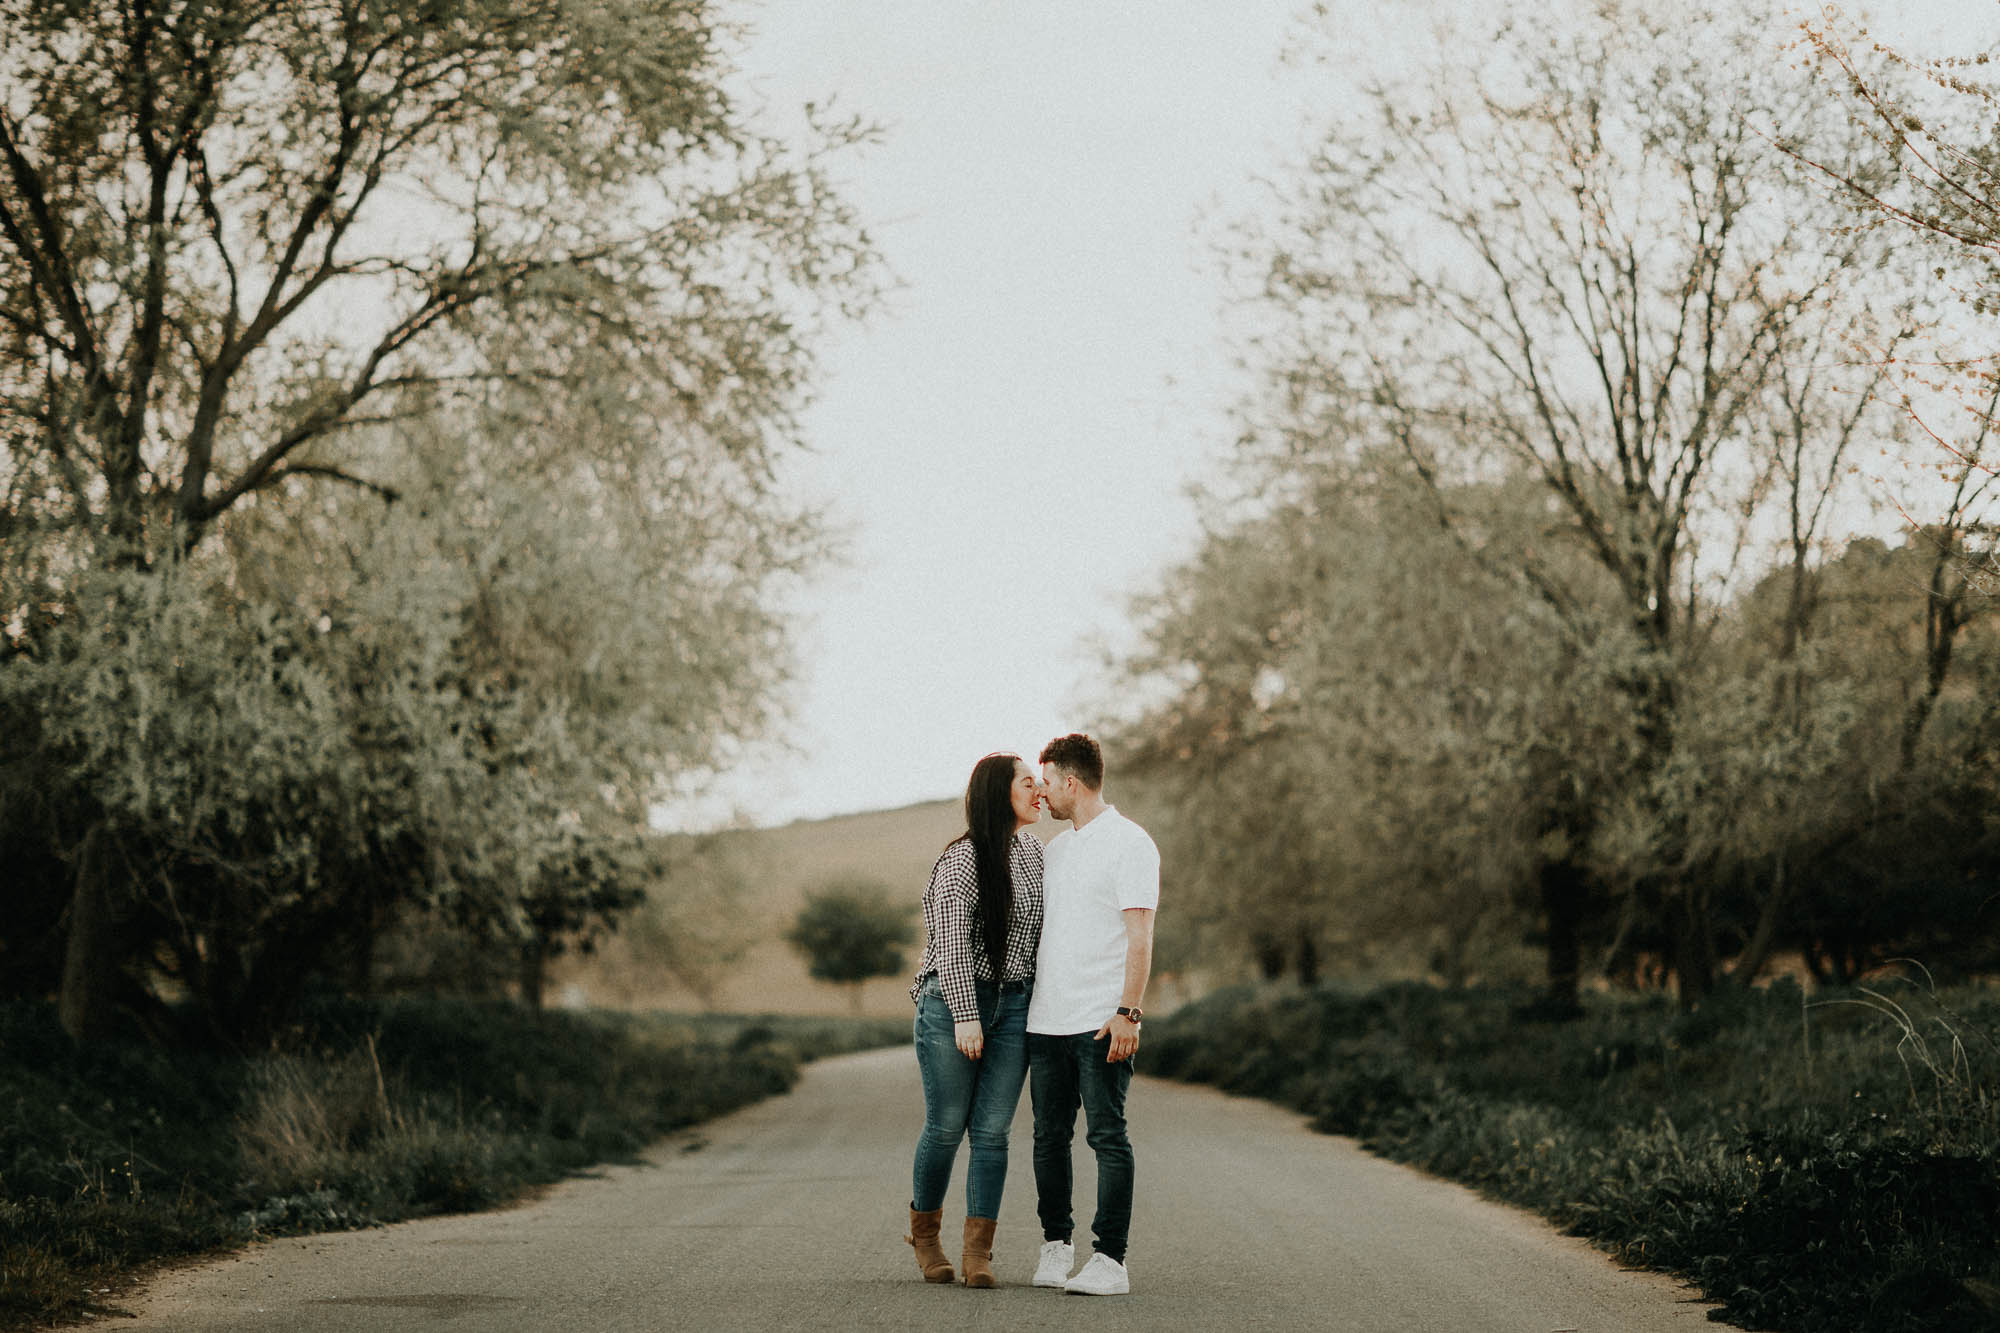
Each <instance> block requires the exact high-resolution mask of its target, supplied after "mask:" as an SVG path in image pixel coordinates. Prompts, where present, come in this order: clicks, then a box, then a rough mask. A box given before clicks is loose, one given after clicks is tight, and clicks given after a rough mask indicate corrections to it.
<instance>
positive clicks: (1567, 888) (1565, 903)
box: [1536, 857, 1589, 1018]
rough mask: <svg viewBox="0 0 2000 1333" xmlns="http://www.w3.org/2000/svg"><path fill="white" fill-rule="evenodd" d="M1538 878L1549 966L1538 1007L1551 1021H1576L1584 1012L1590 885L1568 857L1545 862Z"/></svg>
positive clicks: (1580, 869)
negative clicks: (1581, 991) (1582, 986)
mask: <svg viewBox="0 0 2000 1333" xmlns="http://www.w3.org/2000/svg"><path fill="white" fill-rule="evenodd" d="M1539 878H1540V881H1541V886H1540V887H1541V895H1542V915H1543V918H1544V921H1545V923H1546V928H1547V933H1548V944H1547V949H1548V964H1547V985H1546V988H1545V989H1544V990H1543V992H1542V998H1541V1002H1540V1003H1539V1004H1538V1005H1537V1006H1536V1008H1537V1010H1538V1011H1541V1012H1544V1013H1546V1014H1547V1016H1548V1017H1551V1018H1574V1017H1576V1016H1577V1015H1579V1014H1581V1013H1582V1012H1583V1004H1582V1002H1581V1001H1580V1000H1579V999H1578V998H1577V987H1578V984H1579V982H1580V980H1581V976H1582V971H1583V968H1582V961H1581V960H1582V957H1583V909H1584V905H1585V902H1586V900H1587V895H1588V893H1589V882H1588V880H1587V879H1586V878H1585V874H1584V870H1583V868H1582V867H1581V866H1579V865H1577V864H1576V863H1575V862H1574V861H1572V860H1570V859H1569V858H1568V857H1564V858H1563V859H1562V860H1559V861H1545V862H1543V863H1542V868H1541V871H1540V872H1539Z"/></svg>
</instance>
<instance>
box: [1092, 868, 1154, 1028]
mask: <svg viewBox="0 0 2000 1333" xmlns="http://www.w3.org/2000/svg"><path fill="white" fill-rule="evenodd" d="M1119 915H1120V916H1122V917H1123V918H1124V919H1125V989H1124V990H1123V991H1121V992H1119V996H1118V1006H1119V1008H1121V1009H1139V1008H1143V1007H1144V1006H1143V1004H1142V1002H1143V1001H1144V1000H1145V998H1146V982H1147V981H1148V980H1150V979H1151V977H1152V975H1153V909H1152V908H1150V907H1128V908H1126V909H1125V910H1124V911H1123V912H1120V913H1119ZM1107 1032H1108V1033H1110V1034H1111V1049H1110V1051H1108V1052H1107V1053H1106V1054H1105V1059H1106V1061H1107V1062H1109V1063H1112V1064H1116V1063H1117V1062H1118V1061H1120V1060H1129V1059H1131V1058H1132V1055H1133V1053H1134V1052H1135V1051H1137V1050H1138V1049H1139V1025H1138V1024H1137V1023H1135V1022H1133V1021H1132V1020H1131V1019H1129V1018H1126V1017H1125V1016H1124V1015H1122V1014H1113V1015H1112V1016H1111V1017H1110V1018H1108V1019H1106V1020H1105V1023H1104V1026H1103V1027H1101V1028H1099V1029H1098V1030H1097V1035H1098V1036H1100V1037H1102V1036H1103V1035H1105V1034H1106V1033H1107Z"/></svg>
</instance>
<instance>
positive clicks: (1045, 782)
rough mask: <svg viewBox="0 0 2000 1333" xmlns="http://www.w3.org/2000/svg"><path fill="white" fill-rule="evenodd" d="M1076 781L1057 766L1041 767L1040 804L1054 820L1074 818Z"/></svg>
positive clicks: (1046, 765) (1044, 765)
mask: <svg viewBox="0 0 2000 1333" xmlns="http://www.w3.org/2000/svg"><path fill="white" fill-rule="evenodd" d="M1076 788H1077V782H1076V779H1075V778H1074V777H1073V776H1071V775H1070V774H1069V773H1066V772H1064V771H1063V769H1062V767H1061V766H1060V765H1057V764H1043V765H1042V804H1043V805H1044V806H1046V807H1048V812H1049V814H1050V815H1051V816H1052V817H1054V818H1056V819H1073V818H1075V817H1076Z"/></svg>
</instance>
